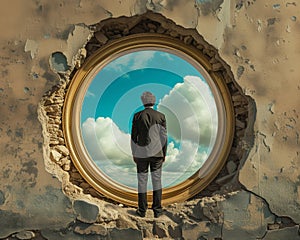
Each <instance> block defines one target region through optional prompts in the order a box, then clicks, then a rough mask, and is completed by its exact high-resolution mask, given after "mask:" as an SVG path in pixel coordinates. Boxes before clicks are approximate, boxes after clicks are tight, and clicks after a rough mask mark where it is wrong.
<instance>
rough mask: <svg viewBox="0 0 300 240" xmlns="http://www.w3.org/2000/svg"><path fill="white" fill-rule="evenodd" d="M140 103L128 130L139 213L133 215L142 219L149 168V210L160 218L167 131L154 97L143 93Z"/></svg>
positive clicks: (164, 120) (145, 202)
mask: <svg viewBox="0 0 300 240" xmlns="http://www.w3.org/2000/svg"><path fill="white" fill-rule="evenodd" d="M141 100H142V102H143V105H144V107H145V109H144V110H142V111H140V112H138V113H136V114H134V117H133V122H132V130H131V150H132V155H133V160H134V162H135V163H136V166H137V175H138V209H137V211H136V213H137V214H138V215H139V216H141V217H145V215H146V210H147V207H148V204H147V182H148V169H149V166H150V171H151V180H152V186H153V203H152V210H153V212H154V217H155V218H157V217H159V216H160V215H161V214H162V206H161V199H162V184H161V172H162V164H163V162H164V161H165V157H166V151H167V128H166V118H165V115H164V114H162V113H160V112H158V111H156V110H154V109H153V106H154V105H155V101H156V99H155V96H154V95H153V94H152V93H151V92H144V93H143V94H142V96H141Z"/></svg>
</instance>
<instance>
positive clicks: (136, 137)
mask: <svg viewBox="0 0 300 240" xmlns="http://www.w3.org/2000/svg"><path fill="white" fill-rule="evenodd" d="M131 139H132V151H133V155H134V156H135V157H138V158H146V157H164V156H165V155H166V152H165V151H166V140H167V132H166V119H165V115H164V114H162V113H160V112H158V111H156V110H154V109H152V108H145V109H144V110H143V111H140V112H138V113H136V114H135V115H134V118H133V122H132V132H131Z"/></svg>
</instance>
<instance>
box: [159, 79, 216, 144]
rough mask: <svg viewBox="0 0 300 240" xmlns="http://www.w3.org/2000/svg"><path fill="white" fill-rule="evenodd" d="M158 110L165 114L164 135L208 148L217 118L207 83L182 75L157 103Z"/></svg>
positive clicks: (214, 131) (213, 137)
mask: <svg viewBox="0 0 300 240" xmlns="http://www.w3.org/2000/svg"><path fill="white" fill-rule="evenodd" d="M158 110H159V111H161V112H163V113H165V115H166V119H167V123H168V133H169V134H170V135H171V136H172V137H173V138H175V139H176V140H178V141H180V140H189V141H192V142H195V143H199V144H200V145H202V146H206V147H209V146H210V147H211V146H212V145H213V143H214V141H215V138H216V133H217V125H218V122H217V121H218V115H217V109H216V105H215V100H214V98H213V96H212V94H211V90H210V88H209V86H208V84H207V83H205V82H203V81H202V80H201V79H200V78H199V77H196V76H186V77H185V78H184V82H183V83H178V84H176V85H175V87H174V88H173V89H172V90H171V91H170V93H169V94H168V95H165V96H164V98H163V99H162V100H161V101H160V103H159V105H158Z"/></svg>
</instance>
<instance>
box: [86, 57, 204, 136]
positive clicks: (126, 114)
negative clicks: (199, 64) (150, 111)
mask: <svg viewBox="0 0 300 240" xmlns="http://www.w3.org/2000/svg"><path fill="white" fill-rule="evenodd" d="M187 75H193V76H199V77H201V78H202V76H201V74H200V73H199V72H198V71H197V70H196V69H195V68H194V67H193V66H192V65H191V64H189V63H188V62H187V61H185V60H183V59H182V58H180V57H178V56H176V55H174V54H170V53H167V52H162V51H139V52H134V53H130V54H127V55H125V56H124V57H120V58H118V59H117V60H115V61H112V62H111V63H109V64H108V65H106V66H105V67H104V68H103V69H102V70H101V71H100V72H99V73H98V74H97V75H96V77H95V78H94V80H93V81H92V82H91V84H90V87H89V89H88V91H87V94H86V97H85V99H84V102H83V107H82V112H81V122H84V121H85V120H86V119H87V118H88V117H93V118H98V117H100V116H102V117H110V118H112V119H113V121H114V122H115V123H117V125H118V126H119V127H120V129H121V130H123V131H124V132H127V133H129V132H130V129H131V120H132V116H133V113H134V112H136V111H138V110H141V109H142V108H143V107H142V104H141V100H140V96H141V94H142V92H144V91H151V92H153V94H154V95H155V96H156V98H157V103H159V100H160V99H162V98H163V97H164V96H165V95H166V94H168V93H169V92H170V90H171V89H172V88H174V86H175V85H176V84H177V83H180V82H183V79H184V77H185V76H187Z"/></svg>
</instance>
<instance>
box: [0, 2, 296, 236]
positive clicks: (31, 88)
mask: <svg viewBox="0 0 300 240" xmlns="http://www.w3.org/2000/svg"><path fill="white" fill-rule="evenodd" d="M147 10H151V11H154V12H159V13H161V14H163V15H164V16H166V17H167V18H170V19H171V20H173V21H175V22H176V23H177V24H178V25H182V26H184V27H186V28H196V29H197V31H198V32H199V33H200V34H201V35H202V36H203V37H204V38H205V40H206V41H207V42H208V43H210V44H212V45H213V46H215V47H216V48H217V49H219V54H220V56H221V57H222V58H223V59H224V60H225V61H226V62H227V63H228V64H229V65H230V66H231V68H232V72H233V74H234V76H235V79H236V81H237V83H238V84H239V85H240V86H241V88H242V89H243V91H244V92H245V93H246V94H247V95H250V96H251V97H252V98H253V99H254V101H255V103H256V111H255V113H256V117H255V122H254V136H255V139H254V144H253V146H249V145H247V144H245V146H244V147H245V148H246V149H248V150H249V156H248V158H247V159H246V161H245V163H244V165H243V166H242V167H241V169H240V171H239V174H238V175H237V176H238V179H239V181H240V183H241V184H242V185H243V186H244V188H243V189H241V190H240V191H238V192H234V193H232V194H230V195H228V196H226V197H223V196H220V195H218V196H213V197H212V198H207V199H198V200H193V201H190V202H187V203H182V204H174V205H172V206H170V207H169V208H168V209H169V210H170V212H171V213H172V214H170V215H168V216H167V217H166V218H165V219H163V220H162V221H154V220H153V219H148V220H147V221H148V222H147V221H142V220H140V219H136V218H130V217H127V215H126V213H128V211H132V210H131V209H125V210H124V208H122V207H120V206H114V205H113V204H106V203H103V202H98V205H97V204H96V202H93V204H91V203H90V201H92V200H91V199H92V198H90V197H88V198H85V197H84V196H82V198H83V201H80V199H77V200H74V199H72V198H69V197H67V196H66V195H65V194H64V193H63V191H62V184H61V182H60V181H59V179H58V178H60V180H61V176H59V177H58V178H57V177H56V176H52V175H51V174H49V172H48V171H46V169H45V164H44V159H43V136H42V127H41V124H40V122H39V121H38V115H37V112H38V111H37V110H38V104H39V102H40V100H41V98H42V96H43V95H44V94H45V92H47V91H49V90H50V89H51V87H52V86H54V85H56V84H58V83H59V81H60V80H59V77H58V76H57V75H56V74H55V73H54V72H53V71H52V70H51V68H50V66H49V57H50V56H51V54H52V53H53V52H57V51H61V52H63V53H65V55H66V56H67V57H68V60H69V61H71V60H70V59H71V57H72V56H73V55H74V54H76V52H77V51H78V50H79V49H80V47H81V46H82V45H83V44H84V43H85V41H86V39H87V37H88V35H89V34H90V33H89V31H88V30H87V28H86V26H87V25H90V24H94V23H97V22H99V21H101V20H103V19H106V18H110V17H118V16H123V15H125V16H132V15H136V14H141V13H144V12H145V11H147ZM0 30H1V37H0V44H1V54H0V74H1V81H0V99H1V104H0V113H1V114H0V136H1V138H0V141H1V144H0V152H1V158H0V161H1V162H0V179H1V181H0V238H6V237H9V236H10V238H19V239H31V238H36V239H83V238H87V239H89V238H91V239H130V238H131V239H142V238H143V237H144V238H145V237H149V238H150V237H153V236H155V235H157V236H158V237H160V238H165V239H172V238H176V239H299V238H300V237H299V223H300V171H299V166H300V142H299V141H300V140H299V134H300V119H299V114H300V106H299V103H300V78H299V76H300V68H299V63H298V57H299V56H300V44H299V43H300V3H299V2H298V1H284V0H276V1H275V0H269V1H255V0H252V1H244V0H224V1H222V0H196V1H194V0H185V1H183V0H152V1H150V0H149V1H147V0H137V1H134V0H124V1H123V0H112V1H106V0H95V1H89V0H65V1H63V0H60V1H59V0H53V1H50V0H48V1H47V0H28V1H24V0H10V1H5V2H3V3H1V8H0ZM241 144H243V143H241ZM79 196H80V195H79ZM107 207H109V208H112V210H111V211H108V212H107V211H106V210H107ZM105 209H106V210H105ZM171 210H172V211H171ZM89 211H90V212H89ZM87 212H88V213H90V214H87ZM101 212H105V214H106V215H105V218H103V219H104V220H103V221H102V223H101V221H98V222H97V223H96V219H95V220H93V219H86V218H88V217H91V215H93V214H94V213H96V215H97V214H100V215H101ZM120 213H121V214H120ZM109 214H110V215H109ZM122 216H123V217H122ZM102 217H103V215H102ZM76 219H77V220H76ZM98 220H99V219H98ZM99 222H100V223H101V224H100V223H99ZM142 229H144V230H142ZM170 229H172V231H171V230H170ZM26 230H27V232H26ZM147 231H148V232H147ZM149 231H150V232H149ZM151 231H152V232H151ZM34 236H35V237H34ZM121 236H122V237H121ZM128 236H130V238H126V237H128ZM124 237H125V238H124ZM200 237H202V238H200ZM243 237H244V238H243Z"/></svg>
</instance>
